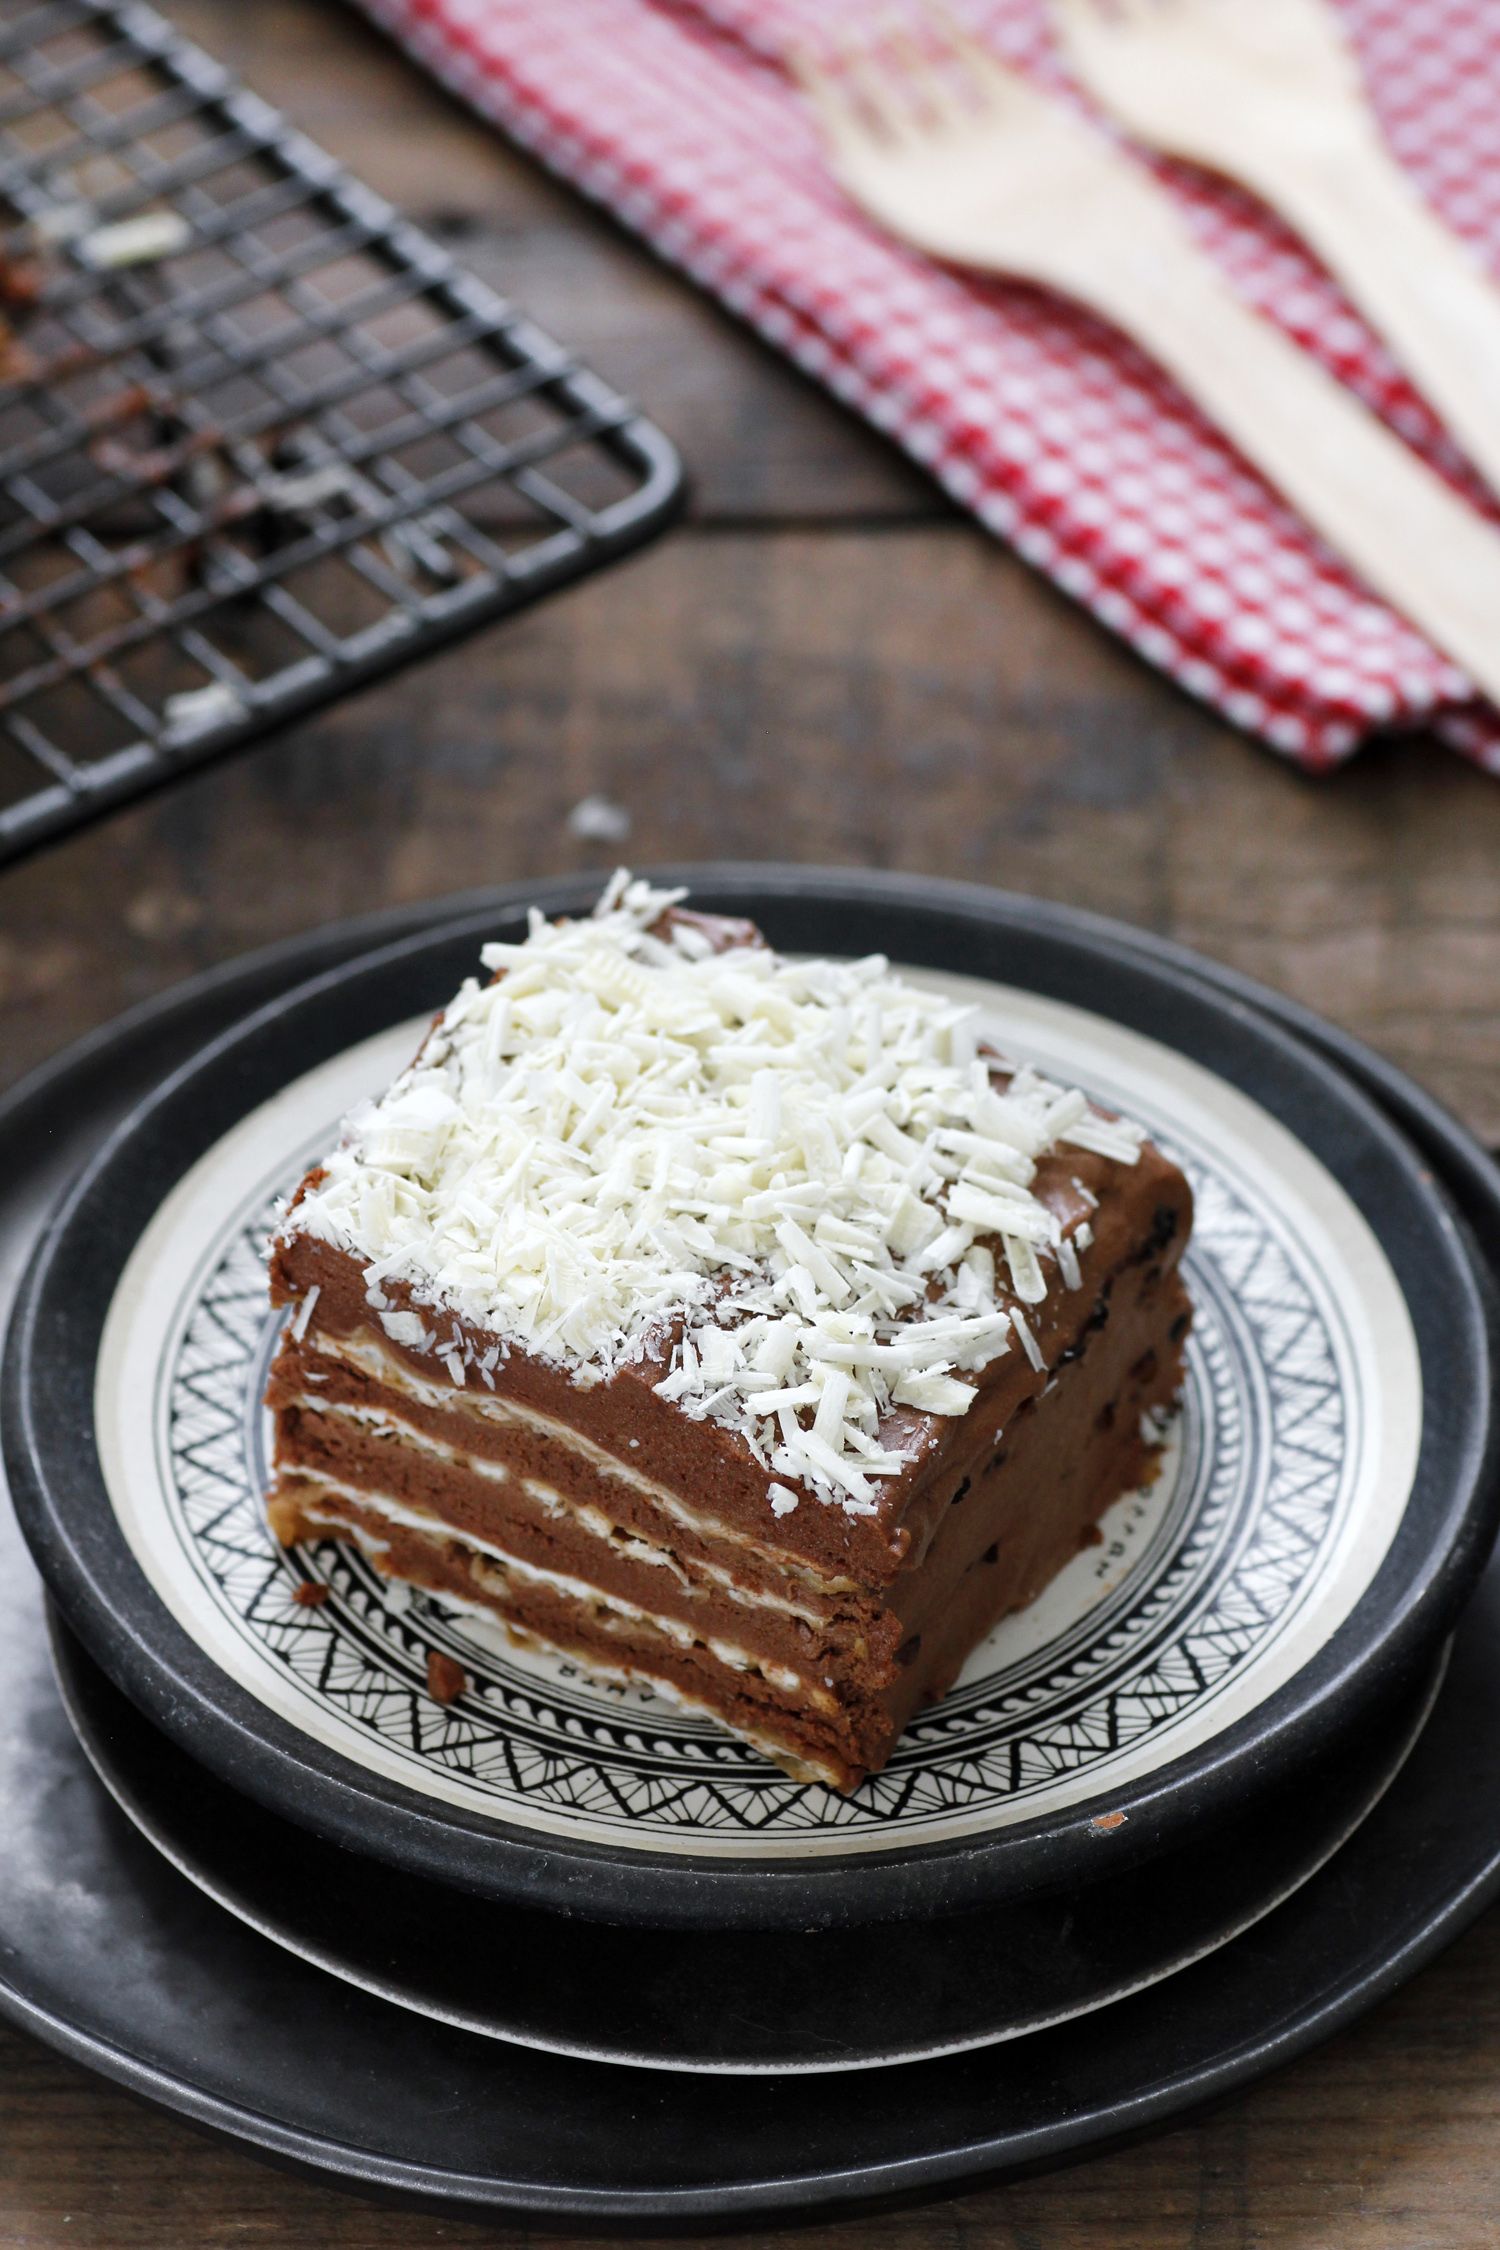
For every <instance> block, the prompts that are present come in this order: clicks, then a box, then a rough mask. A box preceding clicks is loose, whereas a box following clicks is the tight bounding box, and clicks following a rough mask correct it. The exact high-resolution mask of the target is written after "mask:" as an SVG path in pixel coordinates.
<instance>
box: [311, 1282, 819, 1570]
mask: <svg viewBox="0 0 1500 2250" xmlns="http://www.w3.org/2000/svg"><path fill="white" fill-rule="evenodd" d="M304 1342H305V1343H306V1344H307V1345H308V1346H309V1348H310V1349H312V1350H315V1351H317V1352H319V1353H320V1354H321V1355H322V1356H323V1357H324V1358H325V1359H332V1360H342V1361H344V1362H345V1363H346V1364H347V1365H348V1366H350V1367H353V1368H354V1369H356V1370H357V1372H358V1373H360V1374H361V1375H368V1376H369V1378H370V1380H371V1381H372V1382H376V1383H380V1384H382V1385H383V1386H384V1387H385V1388H386V1389H387V1390H393V1391H404V1392H405V1393H406V1395H407V1396H408V1397H409V1398H415V1399H417V1400H419V1401H420V1402H421V1404H422V1405H423V1406H427V1407H430V1408H432V1410H433V1411H434V1412H435V1413H438V1414H447V1413H451V1412H452V1411H453V1409H454V1408H455V1407H456V1408H457V1409H458V1410H459V1411H460V1412H461V1413H469V1414H474V1415H477V1416H478V1417H479V1419H480V1420H481V1421H489V1422H494V1423H496V1424H498V1425H500V1426H502V1427H504V1426H507V1425H508V1426H510V1427H511V1428H517V1427H519V1428H523V1429H530V1430H535V1431H536V1432H537V1433H538V1435H539V1436H542V1437H545V1438H548V1439H550V1440H551V1441H552V1442H553V1443H554V1444H558V1445H562V1446H565V1447H566V1448H567V1450H568V1451H569V1452H570V1453H573V1454H575V1455H576V1456H577V1457H578V1459H579V1460H580V1461H586V1462H587V1463H588V1465H589V1467H590V1468H591V1469H594V1470H595V1471H597V1473H598V1474H599V1475H600V1476H605V1477H614V1478H615V1479H616V1480H617V1482H619V1483H620V1484H628V1485H630V1486H631V1487H632V1488H633V1489H634V1490H635V1491H637V1492H640V1493H643V1494H644V1495H645V1497H646V1498H647V1499H648V1500H651V1501H653V1502H654V1503H655V1504H656V1506H657V1507H659V1508H661V1509H662V1510H663V1511H664V1513H665V1514H667V1515H669V1516H670V1517H671V1518H672V1520H673V1522H674V1523H680V1524H681V1525H682V1526H683V1528H684V1529H685V1530H687V1531H691V1532H693V1533H694V1535H695V1536H696V1537H698V1538H700V1539H709V1540H712V1539H721V1540H723V1542H724V1544H725V1545H726V1546H729V1547H741V1548H743V1549H744V1551H745V1552H746V1554H751V1555H754V1556H755V1558H756V1560H757V1561H759V1562H762V1563H765V1564H766V1565H767V1567H768V1568H769V1569H772V1570H774V1571H776V1572H777V1573H778V1575H780V1576H781V1577H789V1578H796V1579H800V1580H801V1581H802V1583H803V1584H804V1585H806V1586H807V1587H808V1588H809V1589H810V1590H811V1591H813V1592H814V1593H820V1594H854V1593H858V1591H859V1588H858V1587H857V1585H856V1584H855V1582H854V1580H853V1579H852V1578H841V1577H838V1578H834V1577H825V1576H824V1575H823V1573H822V1572H820V1571H817V1570H815V1569H813V1568H812V1566H811V1565H810V1564H809V1563H806V1562H803V1561H801V1560H800V1559H799V1560H793V1559H791V1558H790V1557H788V1556H787V1555H785V1554H784V1553H780V1552H778V1550H777V1549H775V1548H774V1547H768V1546H766V1545H764V1544H763V1543H762V1542H761V1541H760V1540H758V1539H755V1538H752V1537H751V1536H750V1534H749V1533H748V1532H744V1531H739V1530H737V1529H736V1528H735V1527H734V1526H733V1525H732V1524H726V1523H722V1522H721V1521H720V1520H719V1518H718V1517H717V1516H711V1515H706V1514H704V1513H702V1512H701V1511H700V1510H698V1509H696V1508H693V1507H691V1506H690V1505H689V1504H688V1502H687V1501H685V1500H683V1499H682V1498H681V1497H680V1496H679V1495H678V1494H677V1493H675V1492H673V1491H671V1490H670V1488H669V1487H668V1486H666V1485H664V1484H658V1483H657V1481H656V1479H655V1478H654V1477H648V1476H645V1475H644V1474H643V1473H642V1472H641V1471H640V1470H639V1469H633V1468H631V1466H630V1464H629V1463H628V1462H627V1461H622V1460H621V1459H620V1458H619V1456H618V1454H614V1453H608V1452H606V1451H605V1449H604V1447H603V1446H602V1445H596V1444H595V1443H594V1441H593V1439H592V1438H587V1437H584V1436H583V1435H582V1433H581V1432H580V1431H578V1430H574V1429H570V1428H569V1427H568V1424H567V1423H566V1422H559V1421H557V1420H556V1419H555V1418H554V1417H553V1416H552V1415H550V1414H542V1413H540V1412H539V1411H538V1410H537V1409H536V1408H535V1407H533V1406H522V1405H521V1404H520V1402H519V1401H518V1400H516V1399H511V1398H495V1397H490V1396H485V1397H483V1398H480V1397H478V1396H477V1395H476V1394H475V1393H474V1392H473V1391H470V1390H465V1389H463V1388H461V1387H458V1386H455V1385H453V1384H451V1383H450V1384H448V1385H447V1386H446V1387H445V1386H444V1385H442V1384H440V1383H429V1382H425V1381H424V1380H423V1378H422V1377H421V1376H420V1375H418V1374H416V1373H415V1372H414V1370H413V1369H411V1368H410V1367H408V1366H407V1365H406V1363H405V1361H404V1360H399V1359H395V1358H393V1357H392V1355H391V1354H390V1353H389V1352H387V1351H386V1350H384V1348H383V1347H382V1346H381V1345H379V1344H377V1343H375V1342H373V1341H372V1340H371V1339H369V1338H368V1337H364V1336H337V1337H335V1336H330V1335H328V1334H326V1333H325V1332H324V1331H323V1330H322V1329H320V1328H319V1327H318V1326H317V1325H316V1323H314V1324H313V1325H312V1326H311V1327H310V1328H309V1329H308V1332H307V1335H306V1337H305V1338H304Z"/></svg>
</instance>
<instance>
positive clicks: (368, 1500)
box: [296, 1470, 831, 1701]
mask: <svg viewBox="0 0 1500 2250" xmlns="http://www.w3.org/2000/svg"><path fill="white" fill-rule="evenodd" d="M296 1473H297V1474H298V1475H299V1476H302V1472H300V1471H298V1472H296ZM302 1481H303V1482H305V1483H307V1484H309V1485H312V1486H314V1487H315V1488H317V1489H321V1490H323V1491H325V1492H330V1493H337V1494H339V1495H340V1496H341V1497H342V1498H344V1499H346V1500H348V1501H350V1502H351V1503H352V1504H353V1505H354V1506H355V1507H358V1508H363V1509H365V1510H367V1511H368V1512H369V1513H370V1514H372V1515H374V1516H377V1517H381V1518H384V1519H385V1520H386V1521H387V1522H389V1523H392V1524H399V1525H401V1526H402V1527H403V1528H404V1529H406V1530H409V1531H416V1532H419V1533H421V1534H422V1535H423V1537H425V1538H429V1539H431V1538H433V1537H435V1536H436V1537H439V1538H445V1539H453V1540H455V1541H456V1542H457V1544H458V1545H459V1546H461V1547H467V1548H469V1549H471V1550H472V1551H473V1552H474V1553H476V1554H480V1555H483V1556H485V1557H486V1558H488V1559H489V1560H490V1561H491V1562H495V1563H498V1564H499V1565H500V1567H501V1569H502V1570H504V1571H505V1572H506V1574H507V1575H508V1576H512V1577H515V1578H519V1579H520V1580H521V1581H522V1582H523V1583H525V1584H527V1585H537V1586H547V1587H550V1588H551V1589H552V1591H553V1592H555V1593H559V1594H563V1595H566V1597H567V1598H568V1599H569V1600H570V1601H576V1602H583V1603H586V1604H587V1605H589V1606H590V1607H598V1608H601V1609H607V1610H610V1611H612V1612H614V1613H615V1614H616V1615H618V1616H619V1617H621V1618H624V1619H626V1620H627V1621H629V1622H630V1623H633V1624H636V1625H644V1626H646V1627H647V1628H648V1629H649V1630H650V1631H651V1632H653V1633H659V1634H660V1635H661V1637H662V1639H663V1640H669V1641H676V1642H677V1643H678V1645H679V1646H680V1647H682V1648H704V1649H707V1651H708V1653H709V1654H710V1655H711V1656H712V1657H713V1658H714V1659H715V1661H716V1662H717V1663H720V1664H722V1665H723V1666H724V1668H725V1670H726V1671H729V1672H758V1673H760V1674H761V1676H762V1678H764V1679H766V1680H769V1681H770V1683H771V1685H772V1686H773V1687H778V1688H780V1689H781V1690H782V1692H783V1694H786V1695H801V1694H809V1695H811V1697H812V1699H813V1700H814V1701H818V1700H821V1699H822V1698H821V1696H820V1691H819V1690H817V1689H816V1688H810V1687H809V1686H808V1684H807V1683H806V1682H804V1680H803V1678H802V1675H801V1674H800V1673H799V1672H793V1671H792V1670H790V1669H789V1667H788V1666H786V1665H784V1664H777V1663H776V1662H774V1660H773V1659H772V1658H770V1657H766V1656H758V1655H756V1654H755V1653H754V1652H753V1651H752V1650H750V1649H746V1648H740V1647H739V1646H738V1645H737V1644H736V1643H735V1642H733V1641H724V1640H720V1639H719V1638H718V1637H717V1636H716V1635H711V1634H707V1633H698V1632H695V1631H694V1630H693V1628H692V1626H691V1625H684V1624H683V1623H682V1621H681V1620H680V1619H679V1618H676V1617H658V1616H656V1615H654V1614H653V1612H652V1611H650V1610H649V1609H642V1608H641V1607H640V1606H639V1605H638V1604H637V1603H635V1602H631V1601H627V1600H626V1599H625V1597H624V1596H623V1595H622V1594H608V1593H605V1592H604V1590H603V1589H602V1588H601V1587H598V1586H590V1585H589V1584H588V1583H587V1582H586V1581H585V1580H584V1579H582V1578H571V1577H569V1576H568V1575H567V1573H566V1572H564V1571H560V1570H546V1569H544V1568H543V1567H542V1565H541V1564H540V1563H531V1562H522V1560H521V1558H520V1557H519V1556H518V1555H511V1554H507V1552H506V1550H505V1549H504V1548H503V1547H497V1546H495V1545H494V1543H493V1542H492V1541H490V1540H488V1539H478V1538H476V1537H475V1536H474V1535H473V1534H472V1533H470V1532H454V1531H452V1530H451V1529H450V1528H449V1527H448V1526H447V1525H446V1524H442V1523H439V1522H438V1521H437V1519H436V1518H435V1517H433V1516H428V1515H423V1514H422V1513H421V1511H420V1510H418V1509H416V1508H409V1507H407V1506H406V1505H405V1503H404V1502H403V1501H400V1500H396V1499H394V1498H392V1496H391V1495H390V1494H388V1493H384V1492H370V1491H368V1490H366V1488H365V1487H364V1486H363V1485H356V1484H345V1483H344V1482H343V1480H342V1479H341V1478H339V1477H331V1476H329V1475H327V1474H326V1473H325V1472H324V1471H323V1470H318V1471H316V1472H315V1473H311V1474H308V1475H306V1476H303V1477H302ZM304 1513H305V1514H306V1515H307V1516H308V1517H309V1518H310V1520H311V1521H312V1522H314V1523H318V1524H324V1523H326V1524H327V1525H328V1527H329V1528H330V1529H340V1530H346V1529H349V1528H351V1527H349V1526H346V1525H345V1524H344V1520H343V1518H342V1517H341V1516H339V1515H337V1514H336V1513H335V1514H334V1515H333V1516H332V1518H331V1519H330V1518H327V1517H323V1516H320V1515H319V1514H318V1511H317V1509H316V1507H311V1508H305V1510H304ZM364 1528H366V1529H368V1526H366V1527H364ZM440 1599H446V1596H440ZM828 1700H830V1701H831V1698H830V1699H828Z"/></svg>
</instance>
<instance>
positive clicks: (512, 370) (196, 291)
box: [0, 0, 682, 861]
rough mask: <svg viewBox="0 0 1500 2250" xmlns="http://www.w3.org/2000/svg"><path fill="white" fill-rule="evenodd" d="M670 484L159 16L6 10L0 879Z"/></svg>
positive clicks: (477, 300)
mask: <svg viewBox="0 0 1500 2250" xmlns="http://www.w3.org/2000/svg"><path fill="white" fill-rule="evenodd" d="M681 481H682V479H681V468H680V464H679V462H678V459H677V456H676V454H675V452H674V451H673V448H672V447H671V445H670V444H669V443H668V441H667V440H666V439H665V438H664V437H663V436H662V435H661V433H660V432H659V431H657V430H656V429H655V428H654V427H653V426H652V425H651V424H650V423H649V422H647V421H646V420H644V419H643V417H642V416H640V415H639V414H638V413H637V411H636V410H635V409H634V408H633V407H632V406H631V405H630V404H629V403H628V402H627V401H626V400H624V399H622V398H620V397H618V396H617V395H616V394H615V393H614V392H613V391H612V390H610V389H609V387H608V386H607V385H606V384H604V383H603V382H601V381H600V380H599V379H598V378H597V377H596V376H594V375H592V374H590V373H589V372H588V371H587V370H585V369H583V368H580V367H579V366H578V364H577V362H576V361H575V360H573V359H572V358H571V357H570V356H569V354H568V353H567V352H565V351H564V350H562V349H561V348H560V347H559V346H558V345H556V344H554V343H553V342H552V341H551V339H550V338H549V337H547V336H545V335H544V334H542V333H541V332H540V331H539V330H538V329H537V328H536V327H535V326H533V325H532V323H530V322H529V321H527V320H526V319H524V318H523V317H521V316H520V315H519V314H517V313H516V312H515V310H514V309H513V308H511V307H510V306H508V305H507V304H505V303H504V302H503V301H502V300H501V299H499V298H498V297H497V296H495V295H494V294H493V293H492V292H491V291H490V290H488V289H486V288H484V287H483V286H482V285H481V284H479V283H478V282H476V281H475V280H474V279H473V277H472V276H469V275H466V274H465V273H464V272H463V271H462V270H461V269H460V268H459V267H457V266H456V265H455V263H454V262H453V260H452V259H451V258H450V257H449V256H448V255H447V253H446V252H445V251H444V250H443V249H442V247H441V246H440V245H439V244H437V243H435V242H434V241H433V240H431V238H430V237H428V236H427V235H425V234H423V233H422V232H421V231H420V230H419V229H417V228H415V227H413V226H411V225H408V224H406V223H405V222H403V221H402V220H401V219H400V218H399V217H398V216H397V215H396V214H395V213H394V212H393V211H392V210H391V209H390V207H389V206H388V205H387V204H386V203H385V202H383V201H382V200H381V198H380V197H378V196H376V195H374V194H372V193H371V192H370V191H369V190H368V189H366V188H364V187H363V186H361V185H360V184H359V182H358V181H356V180H354V179H352V178H351V177H350V176H349V174H348V173H347V172H346V171H344V170H343V168H342V167H341V166H339V165H338V164H336V163H334V162H333V161H332V159H331V158H329V157H328V156H327V155H325V154H324V152H323V151H322V150H320V149H318V148H317V147H315V146H314V145H313V144H312V143H311V142H309V141H307V140H306V139H304V138H303V137H302V136H301V135H299V134H297V133H294V132H293V131H292V130H291V129H290V128H289V127H288V125H287V124H286V122H285V120H284V119H283V118H282V117H281V116H279V115H278V114H277V112H276V111H274V110H272V109H271V108H269V107H268V106H267V105H266V104H265V103H264V102H262V101H260V100H259V99H258V98H257V97H256V96H254V95H252V94H250V93H248V92H247V91H246V90H245V89H244V88H243V87H240V86H238V85H236V83H235V82H234V80H233V79H232V78H231V77H230V76H229V75H228V73H226V72H225V71H224V70H223V69H221V68H220V66H219V65H218V64H217V63H215V62H213V61H212V60H211V59H210V58H209V57H208V56H207V55H205V54H204V53H202V51H201V50H199V49H197V48H195V47H193V46H191V45H190V44H189V43H188V42H187V41H185V40H184V39H182V38H180V37H179V36H178V34H177V33H176V32H175V31H174V30H173V29H172V28H171V26H170V25H168V24H167V23H165V22H164V21H163V20H162V18H161V17H160V16H158V15H156V14H155V13H154V12H153V11H152V10H151V9H149V8H145V7H140V6H134V5H118V4H112V0H0V861H3V860H5V859H8V858H12V857H14V856H16V855H17V854H18V853H20V852H22V851H24V850H25V849H27V848H28V847H29V846H31V845H33V844H35V843H37V842H40V841H41V840H42V839H44V838H46V837H48V836H54V835H58V834H61V833H63V832H65V831H66V830H69V829H71V828H73V827H76V826H77V825H79V824H80V823H81V822H82V821H84V820H86V819H88V818H89V817H90V816H91V815H93V814H95V813H97V812H99V811H102V810H104V809H105V808H106V807H108V806H111V805H115V804H119V803H121V802H123V801H125V800H126V799H128V798H131V797H134V796H137V795H139V794H140V793H141V792H142V791H144V790H146V789H148V788H151V787H154V786H156V785H158V784H160V783H161V782H163V781H165V780H168V779H170V778H171V777H172V776H173V775H174V774H176V773H179V772H181V771H184V770H186V769H187V768H189V767H191V766H193V765H195V764H197V763H199V762H200V761H202V760H203V759H205V758H207V757H209V756H210V755H212V754H215V753H217V752H219V751H222V750H225V749H228V748H230V747H232V746H234V745H236V744H238V743H241V742H243V741H245V740H247V739H248V738H249V737H251V736H253V735H255V734H257V733H260V732H262V731H264V730H265V729H266V728H268V727H270V726H272V725H274V724H276V723H278V722H280V721H282V720H284V719H286V718H289V717H291V716H293V715H294V714H296V713H298V712H301V711H304V710H307V709H309V708H310V707H311V706H313V705H314V704H316V703H319V702H323V701H326V700H327V699H328V698H329V697H331V696H333V695H336V694H338V693H339V692H341V691H342V690H343V689H345V688H347V687H350V686H353V685H356V684H358V683H360V682H363V681H365V680H367V679H369V678H371V677H372V676H373V675H374V674H376V673H377V672H380V671H382V670H385V669H388V668H390V667H392V666H394V665H396V664H398V663H402V662H405V661H406V660H408V659H409V658H411V657H413V656H416V655H418V654H420V653H422V652H424V651H425V650H427V649H429V648H430V647H432V646H433V645H434V644H435V643H437V642H438V641H440V640H442V639H445V638H448V637H450V636H452V635H455V634H457V633H459V632H462V631H466V630H468V629H469V628H471V627H472V626H474V625H476V624H479V623H481V622H482V621H484V620H485V619H488V618H491V617H494V616H496V615H498V614H499V613H501V612H503V611H506V610H508V609H512V608H514V607H516V606H518V605H519V604H520V603H522V602H524V601H527V600H529V599H532V598H534V597H535V596H536V595H538V594H540V593H542V592H544V591H545V590H547V589H549V588H551V587H554V586H557V585H559V584H561V583H562V582H564V581H566V580H568V579H571V578H574V577H576V576H578V575H579V574H580V573H581V572H583V571H585V570H587V569H588V568H590V567H591V566H593V565H595V564H597V563H599V562H601V561H603V560H605V559H606V558H607V557H609V556H611V555H612V554H615V553H617V552H619V551H620V550H621V549H623V548H625V547H627V546H629V545H631V544H633V543H635V542H636V541H638V540H640V539H642V538H643V537H645V536H646V535H647V534H649V533H650V532H651V531H652V530H653V529H654V528H655V527H656V526H657V525H659V524H660V523H661V522H663V521H664V519H665V518H666V517H667V515H668V514H669V513H670V511H671V509H672V507H673V505H674V503H675V501H676V499H677V497H678V494H679V491H680V488H681Z"/></svg>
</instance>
